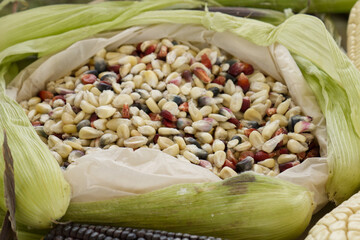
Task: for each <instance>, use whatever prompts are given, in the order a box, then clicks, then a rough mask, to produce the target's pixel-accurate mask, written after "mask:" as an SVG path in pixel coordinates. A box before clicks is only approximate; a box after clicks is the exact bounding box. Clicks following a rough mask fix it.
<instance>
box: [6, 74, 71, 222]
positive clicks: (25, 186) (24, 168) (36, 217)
mask: <svg viewBox="0 0 360 240" xmlns="http://www.w3.org/2000/svg"><path fill="white" fill-rule="evenodd" d="M3 73H4V72H0V76H1V77H3ZM0 129H6V132H7V137H8V145H9V147H10V150H11V152H12V155H13V159H14V174H15V183H16V185H15V195H16V197H15V199H16V214H15V216H16V220H17V222H19V223H21V224H24V225H26V226H29V227H34V228H44V227H50V226H51V224H52V222H54V221H56V220H57V219H59V218H61V217H62V216H63V215H64V213H65V211H66V209H67V207H68V205H69V202H70V186H69V184H68V183H67V182H66V181H65V179H64V176H63V175H62V172H61V170H60V168H59V165H58V163H57V161H56V160H55V159H54V157H53V156H52V154H51V153H50V150H49V149H48V147H47V146H46V145H45V144H44V143H43V142H42V141H41V140H40V139H39V138H38V137H37V134H36V132H35V130H34V128H33V127H32V125H31V124H30V122H29V120H28V118H27V116H26V115H25V114H24V112H23V111H22V110H21V109H20V108H19V107H18V104H17V103H16V102H15V101H14V100H11V99H9V98H8V97H7V96H6V95H5V93H4V92H0ZM3 140H4V134H3V132H1V133H0V142H1V145H2V143H3ZM2 151H3V150H2V148H0V179H1V181H0V199H1V201H0V208H1V209H2V210H4V211H5V210H6V204H5V196H4V182H3V175H4V169H5V162H4V157H3V152H2Z"/></svg>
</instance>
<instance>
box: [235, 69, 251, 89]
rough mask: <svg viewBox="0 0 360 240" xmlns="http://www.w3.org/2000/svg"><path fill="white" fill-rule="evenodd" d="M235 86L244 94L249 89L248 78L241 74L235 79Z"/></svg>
mask: <svg viewBox="0 0 360 240" xmlns="http://www.w3.org/2000/svg"><path fill="white" fill-rule="evenodd" d="M237 85H239V86H240V87H241V88H242V90H243V92H244V93H246V92H247V91H249V89H250V82H249V79H248V77H247V76H246V75H245V74H244V73H241V74H240V75H239V76H238V78H237Z"/></svg>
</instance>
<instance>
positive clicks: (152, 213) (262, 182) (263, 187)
mask: <svg viewBox="0 0 360 240" xmlns="http://www.w3.org/2000/svg"><path fill="white" fill-rule="evenodd" d="M274 193H276V198H274V197H273V195H274ZM289 199H291V201H289ZM312 208H313V206H312V196H311V194H310V192H308V191H306V189H304V188H303V187H300V186H298V185H295V184H292V183H289V182H286V181H281V180H279V179H276V178H269V177H265V176H260V175H256V174H254V173H250V172H248V173H243V174H240V175H238V176H236V177H233V178H230V179H226V180H224V181H221V182H215V183H202V184H178V185H173V186H170V187H168V188H165V189H161V190H157V191H154V192H150V193H147V194H141V195H137V196H129V197H123V198H119V199H115V200H108V201H100V202H92V203H91V202H89V203H72V204H71V205H70V207H69V209H68V211H67V213H66V215H65V216H64V218H63V220H64V221H74V222H89V221H90V222H92V223H102V224H113V225H120V226H121V225H122V226H129V227H139V228H149V229H154V228H160V229H161V230H167V231H172V232H189V233H191V234H198V235H213V236H217V237H222V238H228V239H249V240H250V239H279V240H280V239H293V238H295V237H297V236H298V235H300V234H301V233H302V231H303V230H304V229H305V228H306V226H307V225H308V223H309V221H310V218H311V212H309V211H308V210H309V209H312ZM275 214H276V215H275ZM294 216H296V218H294ZM299 222H300V223H301V224H299ZM189 226H191V227H189ZM259 229H261V231H259ZM249 233H251V234H249Z"/></svg>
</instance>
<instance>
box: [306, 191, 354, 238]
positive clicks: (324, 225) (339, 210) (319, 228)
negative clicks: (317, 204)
mask: <svg viewBox="0 0 360 240" xmlns="http://www.w3.org/2000/svg"><path fill="white" fill-rule="evenodd" d="M305 239H306V240H315V239H324V240H327V239H349V240H350V239H360V192H359V193H356V194H354V195H353V196H352V197H351V198H349V199H348V200H346V201H345V202H343V203H342V204H340V205H339V206H338V207H336V208H335V209H333V210H332V211H331V212H329V213H327V214H326V215H325V216H324V217H322V218H321V219H320V220H319V221H318V222H317V223H316V225H315V226H313V227H312V228H311V229H310V231H309V235H308V236H307V237H306V238H305Z"/></svg>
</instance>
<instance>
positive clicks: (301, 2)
mask: <svg viewBox="0 0 360 240" xmlns="http://www.w3.org/2000/svg"><path fill="white" fill-rule="evenodd" d="M216 2H217V3H220V4H221V5H224V6H231V7H237V6H241V7H253V8H267V9H274V10H280V11H282V10H283V9H285V8H291V9H292V10H293V11H294V12H301V11H303V10H306V12H308V13H320V12H321V13H348V12H350V10H351V8H352V7H353V6H354V4H355V3H356V0H331V1H328V0H311V1H308V0H292V1H288V0H216Z"/></svg>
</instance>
